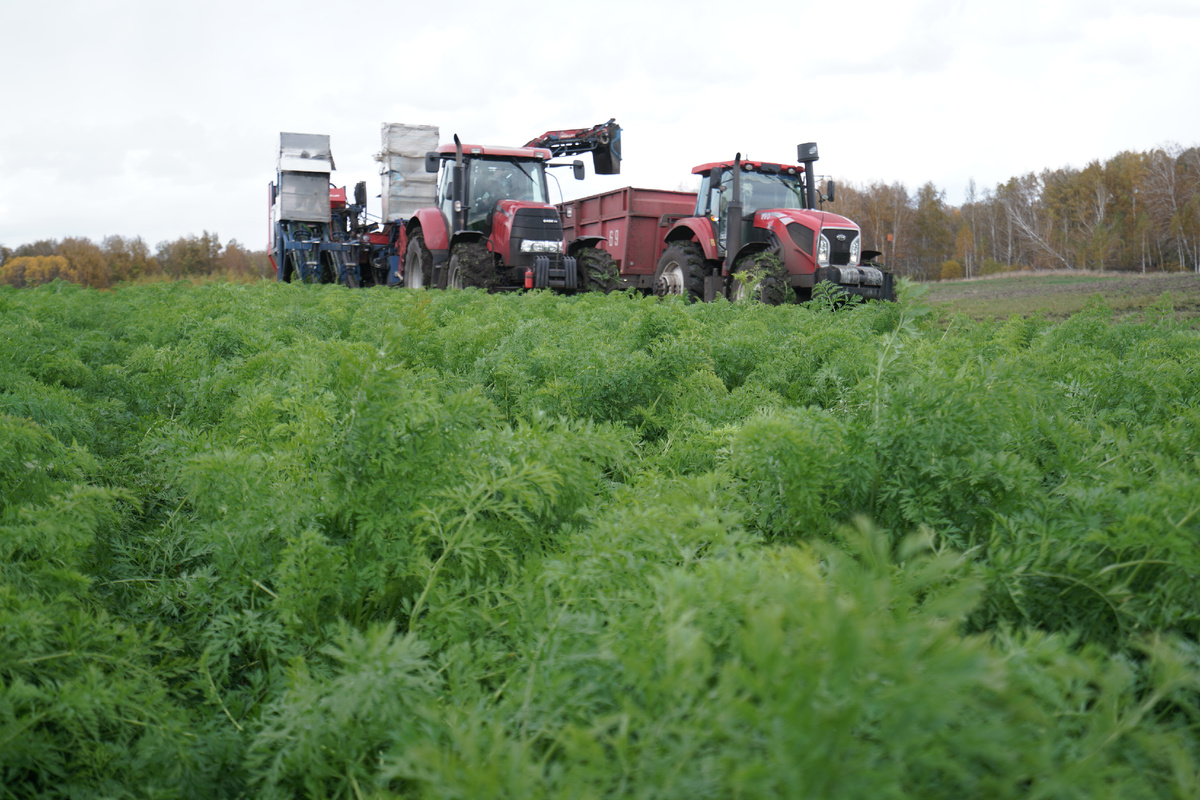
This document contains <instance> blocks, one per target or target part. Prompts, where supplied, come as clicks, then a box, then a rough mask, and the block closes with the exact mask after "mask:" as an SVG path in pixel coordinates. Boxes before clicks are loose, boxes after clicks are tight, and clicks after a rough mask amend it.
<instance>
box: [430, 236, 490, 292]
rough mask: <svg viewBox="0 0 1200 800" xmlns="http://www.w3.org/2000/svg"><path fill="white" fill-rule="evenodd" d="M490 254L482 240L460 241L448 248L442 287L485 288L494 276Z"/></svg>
mask: <svg viewBox="0 0 1200 800" xmlns="http://www.w3.org/2000/svg"><path fill="white" fill-rule="evenodd" d="M495 272H496V266H495V260H494V259H493V258H492V254H491V253H489V252H488V249H487V245H486V244H484V243H483V242H462V243H460V244H456V245H454V247H453V249H451V250H450V266H449V267H448V268H447V269H446V271H445V272H444V273H443V274H445V276H446V279H445V281H446V285H445V286H443V287H442V288H444V289H470V288H476V289H487V288H488V287H489V286H490V285H491V283H492V279H493V278H494V277H495Z"/></svg>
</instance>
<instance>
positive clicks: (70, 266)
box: [0, 231, 275, 289]
mask: <svg viewBox="0 0 1200 800" xmlns="http://www.w3.org/2000/svg"><path fill="white" fill-rule="evenodd" d="M274 274H275V271H274V269H273V268H272V267H271V263H270V261H269V260H268V259H267V254H266V253H265V252H262V251H254V250H247V249H246V248H245V247H243V246H242V245H241V244H239V243H238V241H237V240H236V239H230V240H229V241H228V242H226V243H225V244H224V245H222V244H221V238H220V237H219V236H218V235H217V234H215V233H209V232H208V231H204V233H202V234H201V235H200V236H195V235H192V236H185V237H181V238H179V239H175V240H174V241H168V242H159V244H158V246H157V248H156V249H155V251H154V253H153V254H152V253H151V252H150V248H149V247H148V246H147V245H146V242H145V241H144V240H143V239H142V238H141V237H140V236H138V237H135V238H127V237H123V236H109V237H106V238H105V239H104V241H102V242H101V243H100V244H96V243H94V242H92V241H91V240H89V239H86V238H79V237H70V238H66V239H63V240H62V241H58V240H54V239H43V240H40V241H37V242H33V243H32V244H24V245H21V246H20V247H17V248H16V249H15V250H10V249H9V248H7V247H3V246H0V284H2V285H7V286H16V287H18V288H20V287H24V286H38V285H41V284H43V283H49V282H51V281H53V280H59V279H61V280H65V281H70V282H71V283H78V284H82V285H84V286H90V287H92V288H93V289H107V288H108V287H110V286H113V285H114V284H117V283H121V282H123V281H146V280H178V279H181V278H205V277H222V278H226V279H229V280H240V281H249V280H258V279H259V278H269V277H273V276H274Z"/></svg>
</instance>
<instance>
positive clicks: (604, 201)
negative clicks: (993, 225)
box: [558, 186, 696, 290]
mask: <svg viewBox="0 0 1200 800" xmlns="http://www.w3.org/2000/svg"><path fill="white" fill-rule="evenodd" d="M558 210H559V217H560V218H561V219H562V222H563V234H564V238H565V239H566V240H567V241H568V242H571V243H572V249H573V254H577V255H578V256H579V257H580V258H581V259H582V258H586V257H587V254H588V250H589V249H593V248H594V250H595V251H597V254H602V253H604V252H607V254H608V255H609V256H611V258H612V261H613V262H614V263H615V267H616V271H617V272H618V273H619V275H620V280H619V283H618V282H617V281H616V278H615V276H612V278H611V279H610V281H609V284H608V285H603V283H604V282H603V281H597V285H592V286H590V287H589V288H592V289H604V290H611V289H614V288H634V289H643V290H648V289H651V288H653V286H654V270H655V268H656V267H657V266H658V260H659V258H660V257H661V256H662V252H663V248H664V247H665V246H666V234H667V231H669V230H670V229H671V226H672V225H674V224H675V222H676V221H677V220H680V219H685V218H687V217H691V216H694V215H695V213H696V195H695V194H694V193H692V192H671V191H665V190H660V189H636V188H634V187H632V186H626V187H625V188H623V189H615V190H613V191H611V192H605V193H603V194H594V195H591V196H590V197H583V198H580V199H578V200H570V201H567V202H565V203H562V204H561V205H559V207H558ZM605 260H606V261H607V259H605ZM581 272H585V271H584V270H581ZM586 274H589V275H592V276H595V275H596V274H597V271H596V270H595V269H589V270H586Z"/></svg>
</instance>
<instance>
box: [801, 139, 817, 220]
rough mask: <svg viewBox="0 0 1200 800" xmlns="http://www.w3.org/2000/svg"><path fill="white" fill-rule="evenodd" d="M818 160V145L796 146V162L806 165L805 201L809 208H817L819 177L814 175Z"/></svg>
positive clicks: (812, 143)
mask: <svg viewBox="0 0 1200 800" xmlns="http://www.w3.org/2000/svg"><path fill="white" fill-rule="evenodd" d="M817 158H818V155H817V143H816V142H808V143H807V144H802V145H797V146H796V160H797V161H799V162H800V163H801V164H803V165H804V199H805V202H806V203H808V207H809V208H811V209H816V207H817V176H816V175H815V174H814V173H813V162H815V161H816V160H817Z"/></svg>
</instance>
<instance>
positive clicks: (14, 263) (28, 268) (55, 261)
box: [0, 256, 79, 289]
mask: <svg viewBox="0 0 1200 800" xmlns="http://www.w3.org/2000/svg"><path fill="white" fill-rule="evenodd" d="M60 278H61V279H62V280H64V281H71V282H72V283H79V273H78V272H77V271H76V270H75V269H74V268H73V267H72V266H71V263H70V262H69V261H67V259H66V258H64V257H63V256H18V257H17V258H10V259H9V260H8V261H7V262H5V264H4V267H3V268H2V269H0V283H4V284H6V285H8V286H15V287H17V288H18V289H20V288H23V287H25V286H40V285H42V284H43V283H50V281H53V280H56V279H60Z"/></svg>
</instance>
